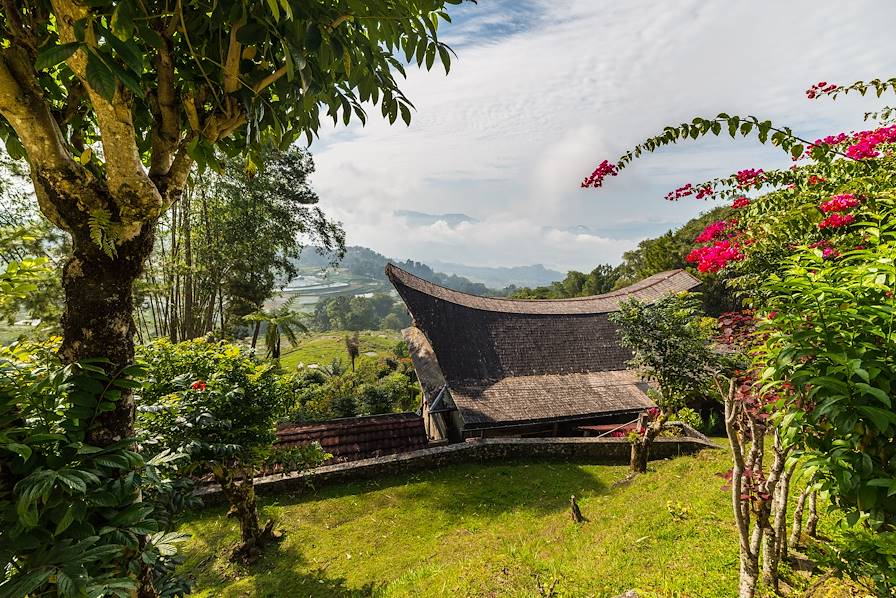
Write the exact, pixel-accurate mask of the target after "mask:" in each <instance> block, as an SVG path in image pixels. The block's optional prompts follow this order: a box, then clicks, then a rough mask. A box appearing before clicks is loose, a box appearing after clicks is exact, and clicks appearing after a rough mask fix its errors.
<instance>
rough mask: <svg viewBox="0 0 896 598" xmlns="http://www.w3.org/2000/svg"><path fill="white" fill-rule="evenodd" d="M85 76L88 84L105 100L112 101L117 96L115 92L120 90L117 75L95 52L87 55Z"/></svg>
mask: <svg viewBox="0 0 896 598" xmlns="http://www.w3.org/2000/svg"><path fill="white" fill-rule="evenodd" d="M85 75H86V77H87V83H88V84H89V85H90V86H91V87H92V88H93V89H94V90H96V92H97V93H98V94H100V95H101V96H103V98H105V99H107V100H111V99H112V98H113V97H114V96H115V91H116V90H117V89H118V81H117V79H116V78H115V73H113V72H112V71H111V70H110V69H109V67H108V66H106V65H105V63H103V61H102V60H101V59H100V57H99V56H97V55H96V54H94V53H93V52H90V53H89V54H88V55H87V68H86V71H85Z"/></svg>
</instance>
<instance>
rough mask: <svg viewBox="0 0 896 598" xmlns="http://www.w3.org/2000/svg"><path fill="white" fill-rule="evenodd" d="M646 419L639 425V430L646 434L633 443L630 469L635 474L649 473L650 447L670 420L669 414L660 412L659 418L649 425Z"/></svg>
mask: <svg viewBox="0 0 896 598" xmlns="http://www.w3.org/2000/svg"><path fill="white" fill-rule="evenodd" d="M645 419H646V418H642V419H641V420H640V421H639V423H638V430H639V431H640V430H644V433H643V434H642V435H641V436H640V437H639V438H638V439H636V440H635V441H634V442H632V452H631V460H630V462H629V466H630V469H631V470H632V472H634V473H647V462H648V461H649V460H650V447H651V446H652V445H653V441H654V440H655V439H656V437H657V436H659V434H660V432H662V430H663V426H665V425H666V421H667V420H668V419H669V414H668V413H666V412H665V411H662V412H660V414H659V415H658V416H657V418H656V419H655V420H654V421H653V422H651V423H650V424H647V423H646V421H645Z"/></svg>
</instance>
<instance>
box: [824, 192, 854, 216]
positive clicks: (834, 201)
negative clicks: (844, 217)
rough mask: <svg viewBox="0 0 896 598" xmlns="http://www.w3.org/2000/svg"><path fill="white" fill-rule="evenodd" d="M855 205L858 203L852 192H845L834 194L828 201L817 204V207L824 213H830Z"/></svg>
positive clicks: (842, 210)
mask: <svg viewBox="0 0 896 598" xmlns="http://www.w3.org/2000/svg"><path fill="white" fill-rule="evenodd" d="M857 205H859V199H858V198H857V197H856V196H855V195H853V194H852V193H845V194H843V195H834V196H833V197H831V199H830V200H829V201H826V202H824V203H823V204H821V205H820V206H818V209H819V210H821V211H822V212H824V213H825V214H830V213H832V212H844V211H846V210H848V209H849V208H854V207H856V206H857Z"/></svg>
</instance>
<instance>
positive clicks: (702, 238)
mask: <svg viewBox="0 0 896 598" xmlns="http://www.w3.org/2000/svg"><path fill="white" fill-rule="evenodd" d="M736 222H737V221H736V220H732V221H731V222H730V224H735V223H736ZM728 225H729V222H726V221H724V220H719V221H718V222H713V223H712V224H708V225H706V228H704V229H703V232H701V233H700V234H699V235H697V238H696V239H694V241H696V242H697V243H708V242H710V241H715V240H716V239H721V238H723V237H724V235H725V231H726V230H727V229H728Z"/></svg>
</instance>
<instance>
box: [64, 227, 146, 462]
mask: <svg viewBox="0 0 896 598" xmlns="http://www.w3.org/2000/svg"><path fill="white" fill-rule="evenodd" d="M153 235H154V223H146V224H144V225H143V228H142V231H141V232H140V234H138V235H137V236H136V237H135V238H134V239H132V240H130V241H128V242H126V243H124V244H121V245H119V246H118V248H117V255H116V257H114V258H113V257H109V256H108V255H106V254H105V253H103V252H102V250H101V249H100V248H99V247H98V246H97V245H96V243H94V241H93V240H92V239H91V238H90V236H89V233H88V232H86V231H84V232H80V231H76V232H75V233H73V235H72V244H73V248H72V249H73V253H72V257H71V258H70V259H69V260H68V262H67V263H66V264H65V267H64V269H63V274H62V286H63V289H64V291H65V311H64V313H63V315H62V332H63V341H62V347H61V348H60V352H59V353H60V356H61V357H62V359H63V361H65V362H66V363H73V362H75V361H79V360H83V359H88V358H94V357H102V358H104V359H106V360H108V361H109V369H110V374H111V375H115V374H117V373H118V372H120V370H121V368H123V367H124V366H127V365H129V364H130V363H132V362H133V360H134V335H135V333H136V329H137V326H136V324H135V323H134V292H133V284H134V281H135V280H136V279H137V278H138V277H139V276H140V274H141V273H142V272H143V263H144V260H145V259H146V258H147V256H148V255H149V253H150V251H151V250H152V244H153ZM133 420H134V400H133V397H132V396H131V394H130V393H122V397H121V399H120V400H119V401H118V404H117V405H116V408H115V409H113V410H111V411H106V412H103V413H100V414H99V415H98V416H97V418H96V420H95V421H94V426H93V428H92V429H91V430H90V431H89V432H88V437H87V442H88V443H90V444H93V445H96V446H106V445H109V444H112V443H113V442H116V441H118V440H121V439H122V438H127V437H130V436H132V435H133Z"/></svg>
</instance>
